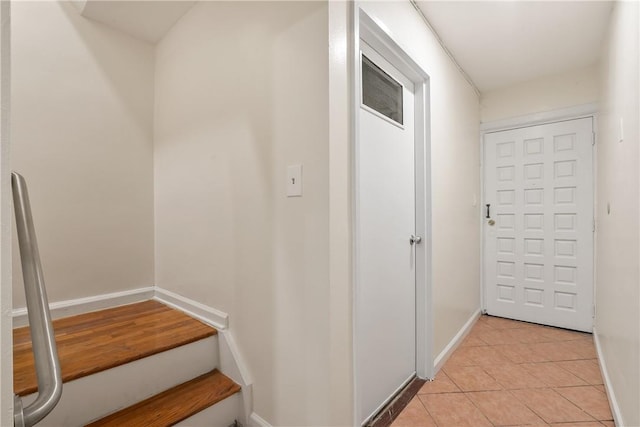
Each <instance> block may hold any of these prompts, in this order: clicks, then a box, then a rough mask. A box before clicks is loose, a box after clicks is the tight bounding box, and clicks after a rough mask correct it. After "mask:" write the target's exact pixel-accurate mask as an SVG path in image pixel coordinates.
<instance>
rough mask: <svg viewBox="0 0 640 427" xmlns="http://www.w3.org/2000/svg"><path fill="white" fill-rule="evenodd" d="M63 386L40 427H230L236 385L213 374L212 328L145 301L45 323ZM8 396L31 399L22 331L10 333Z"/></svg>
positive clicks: (31, 372) (238, 407) (32, 382)
mask: <svg viewBox="0 0 640 427" xmlns="http://www.w3.org/2000/svg"><path fill="white" fill-rule="evenodd" d="M53 328H54V330H55V335H56V344H57V347H58V354H59V357H60V364H61V366H62V379H63V381H64V387H63V393H62V398H61V400H60V402H59V404H58V406H57V407H56V408H55V409H54V410H53V412H51V413H50V414H49V415H48V416H47V417H46V418H45V419H44V420H43V421H42V422H41V423H40V424H39V425H42V426H56V427H57V426H82V425H91V426H145V427H154V426H158V427H159V426H169V425H190V426H215V427H227V426H230V425H233V424H234V422H235V420H236V419H238V418H239V414H241V411H242V398H241V393H239V392H240V386H239V385H238V384H236V383H235V382H233V381H232V380H231V379H229V378H228V377H226V376H225V375H224V374H222V373H221V372H220V371H219V370H218V368H219V366H220V363H219V349H218V336H217V334H218V332H217V331H216V329H214V328H212V327H210V326H207V325H205V324H204V323H202V322H200V321H198V320H196V319H193V318H191V317H189V316H187V315H186V314H184V313H182V312H181V311H178V310H175V309H172V308H170V307H168V306H166V305H164V304H162V303H160V302H158V301H155V300H148V301H144V302H140V303H135V304H129V305H124V306H120V307H115V308H110V309H106V310H101V311H96V312H92V313H87V314H81V315H77V316H72V317H67V318H63V319H58V320H55V321H53ZM13 335H14V392H15V393H16V394H18V395H20V396H25V399H24V400H25V404H28V403H29V402H30V401H31V400H33V399H34V398H35V394H34V393H35V392H36V391H37V387H38V386H37V382H36V377H35V367H34V360H33V354H32V348H31V337H30V335H29V328H28V327H24V328H18V329H14V333H13Z"/></svg>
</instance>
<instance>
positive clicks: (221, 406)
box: [175, 393, 242, 427]
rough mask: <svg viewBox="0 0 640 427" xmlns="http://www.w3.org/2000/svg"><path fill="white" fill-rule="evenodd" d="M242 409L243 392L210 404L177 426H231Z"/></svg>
mask: <svg viewBox="0 0 640 427" xmlns="http://www.w3.org/2000/svg"><path fill="white" fill-rule="evenodd" d="M241 411H242V397H241V393H236V394H234V395H233V396H229V397H227V398H226V399H224V400H221V401H220V402H218V403H216V404H215V405H213V406H209V407H208V408H207V409H204V410H202V411H200V412H198V413H197V414H194V415H192V416H191V417H189V418H187V419H186V420H182V421H180V422H179V423H177V424H175V426H180V427H229V426H231V425H233V422H234V420H236V419H238V414H240V413H241Z"/></svg>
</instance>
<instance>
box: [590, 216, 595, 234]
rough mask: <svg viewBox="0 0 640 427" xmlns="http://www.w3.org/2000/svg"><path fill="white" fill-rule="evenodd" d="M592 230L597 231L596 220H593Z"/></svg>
mask: <svg viewBox="0 0 640 427" xmlns="http://www.w3.org/2000/svg"><path fill="white" fill-rule="evenodd" d="M591 231H592V232H594V233H595V232H596V220H595V219H594V220H593V228H592V229H591Z"/></svg>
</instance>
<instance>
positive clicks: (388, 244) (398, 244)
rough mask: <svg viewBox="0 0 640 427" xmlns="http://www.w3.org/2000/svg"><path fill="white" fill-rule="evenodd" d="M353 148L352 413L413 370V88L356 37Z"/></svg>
mask: <svg viewBox="0 0 640 427" xmlns="http://www.w3.org/2000/svg"><path fill="white" fill-rule="evenodd" d="M361 49H362V52H361V58H360V60H361V69H362V72H361V78H360V85H361V93H362V99H361V100H360V102H359V104H360V105H359V109H358V110H359V111H358V114H359V128H358V133H359V137H358V143H357V147H356V158H357V160H356V161H357V174H356V194H355V199H356V209H357V211H356V215H357V217H356V270H357V273H356V274H357V281H356V295H355V316H356V330H355V337H354V342H355V346H356V347H355V353H356V355H355V362H356V363H355V371H356V384H355V386H356V396H357V411H358V414H357V417H358V422H359V423H364V422H365V421H366V420H368V419H369V418H370V417H372V416H373V415H375V414H376V413H377V412H378V411H379V410H380V409H381V408H382V407H383V405H384V404H385V403H386V402H387V401H388V400H389V399H390V398H392V397H393V395H394V394H395V393H396V392H397V391H398V390H399V389H400V388H401V387H402V386H403V385H404V384H405V383H406V381H407V380H409V379H410V378H412V377H413V376H414V375H415V372H416V270H415V249H414V248H415V244H417V243H419V241H418V240H417V239H416V238H415V237H414V238H412V237H413V235H414V233H415V229H416V215H415V209H416V208H415V197H416V196H415V172H414V170H415V169H414V161H415V160H414V149H415V137H414V135H415V129H414V86H413V83H412V82H411V81H410V80H409V79H408V78H407V77H406V76H404V75H403V74H402V73H400V72H399V71H398V70H397V69H396V68H395V67H394V66H393V65H392V64H390V63H389V62H388V61H387V60H385V58H384V57H382V56H381V55H380V54H379V53H377V52H376V51H375V50H374V49H373V48H371V47H370V46H369V45H367V44H366V43H365V42H364V41H361Z"/></svg>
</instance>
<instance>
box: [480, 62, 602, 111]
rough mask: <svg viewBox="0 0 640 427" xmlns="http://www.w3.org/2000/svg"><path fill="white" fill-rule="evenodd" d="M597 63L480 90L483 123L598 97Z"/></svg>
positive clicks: (590, 101) (595, 100)
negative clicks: (526, 80) (488, 89)
mask: <svg viewBox="0 0 640 427" xmlns="http://www.w3.org/2000/svg"><path fill="white" fill-rule="evenodd" d="M598 76H599V70H598V66H597V64H594V65H592V66H590V67H586V68H580V69H576V70H570V71H566V72H564V73H561V74H556V75H552V76H546V77H541V78H539V79H535V80H531V81H528V82H524V83H519V84H517V85H513V86H508V87H505V88H500V89H494V90H491V91H486V92H483V93H482V97H481V99H480V118H481V120H482V122H483V123H486V122H491V121H494V120H500V119H506V118H511V117H519V116H524V115H528V114H533V113H540V112H545V111H552V110H558V109H561V108H567V107H573V106H576V105H582V104H589V103H594V102H597V101H598Z"/></svg>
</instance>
